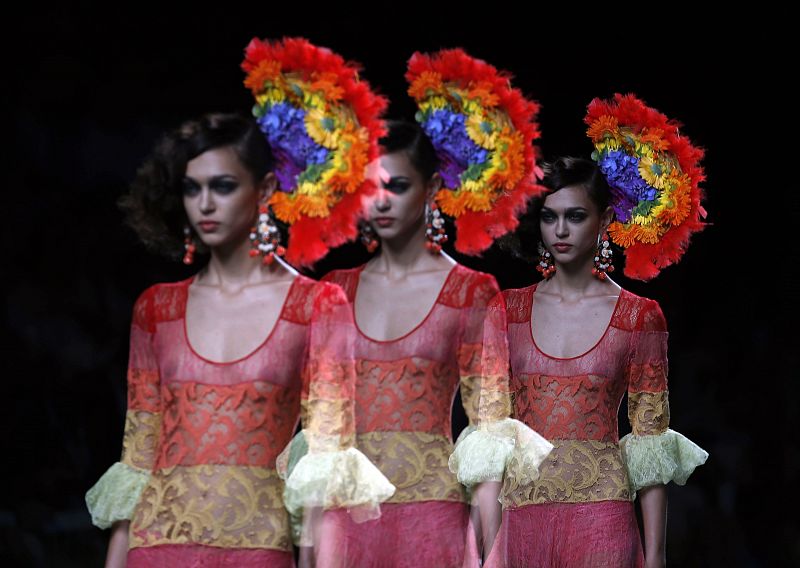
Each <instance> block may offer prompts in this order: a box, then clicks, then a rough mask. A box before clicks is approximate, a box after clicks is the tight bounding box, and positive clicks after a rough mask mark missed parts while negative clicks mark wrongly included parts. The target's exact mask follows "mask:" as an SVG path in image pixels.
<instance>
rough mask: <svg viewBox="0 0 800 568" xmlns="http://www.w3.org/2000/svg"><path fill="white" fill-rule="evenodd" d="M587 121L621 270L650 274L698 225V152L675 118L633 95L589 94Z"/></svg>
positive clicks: (673, 256) (641, 276)
mask: <svg viewBox="0 0 800 568" xmlns="http://www.w3.org/2000/svg"><path fill="white" fill-rule="evenodd" d="M584 122H585V123H586V124H587V125H588V126H589V129H588V130H587V134H588V136H589V138H591V139H592V142H593V143H594V147H595V150H594V152H592V159H594V160H595V161H596V162H597V164H598V165H599V166H600V169H601V170H602V172H603V174H604V175H605V177H606V180H607V181H608V184H609V186H610V188H611V207H612V208H613V209H614V221H613V222H612V223H611V225H610V226H609V228H608V233H609V236H610V237H611V240H612V241H614V242H615V243H616V244H617V245H619V246H620V247H622V248H623V249H625V271H624V272H625V275H626V276H628V277H630V278H636V279H638V280H649V279H651V278H654V277H655V276H657V275H658V273H659V272H660V270H661V269H662V268H665V267H667V266H669V265H670V264H674V263H676V262H678V260H680V258H681V256H682V255H683V253H684V252H685V251H686V247H687V246H688V244H689V237H690V236H691V235H692V233H695V232H697V231H700V230H702V229H703V227H704V226H705V224H704V223H703V222H702V221H701V218H705V216H706V211H705V209H703V207H702V206H701V205H700V200H701V198H702V196H703V195H702V190H701V189H700V185H699V184H700V182H702V181H703V180H704V179H705V174H704V172H703V168H702V167H701V166H700V160H701V159H702V158H703V150H701V149H700V148H697V147H695V146H693V145H692V144H691V142H690V141H689V139H688V138H686V137H685V136H681V135H680V133H679V132H678V127H679V126H680V125H679V124H678V123H677V122H675V121H672V120H669V119H668V118H667V117H666V116H664V115H663V114H661V113H660V112H658V111H657V110H655V109H652V108H650V107H648V106H646V105H645V104H644V103H643V102H642V101H641V100H639V99H637V98H636V97H635V96H634V95H620V94H615V95H614V99H613V101H604V100H600V99H594V100H593V101H592V102H591V103H590V104H589V107H588V113H587V115H586V117H585V118H584Z"/></svg>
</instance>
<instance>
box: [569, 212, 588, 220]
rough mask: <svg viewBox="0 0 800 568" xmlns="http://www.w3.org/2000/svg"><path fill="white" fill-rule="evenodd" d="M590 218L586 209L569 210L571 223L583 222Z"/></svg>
mask: <svg viewBox="0 0 800 568" xmlns="http://www.w3.org/2000/svg"><path fill="white" fill-rule="evenodd" d="M588 216H589V213H588V212H587V211H586V210H585V209H569V210H567V218H568V219H569V220H570V221H583V220H584V219H586V218H587V217H588Z"/></svg>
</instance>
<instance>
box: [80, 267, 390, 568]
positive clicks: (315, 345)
mask: <svg viewBox="0 0 800 568" xmlns="http://www.w3.org/2000/svg"><path fill="white" fill-rule="evenodd" d="M191 282H192V279H189V280H185V281H182V282H178V283H172V284H158V285H155V286H153V287H151V288H149V289H148V290H146V291H145V292H144V293H143V294H142V295H141V296H140V298H139V299H138V301H137V302H136V305H135V307H134V313H133V323H132V327H131V342H130V358H129V368H128V410H127V413H126V424H125V434H124V440H123V451H122V458H121V460H120V462H118V463H116V464H114V465H113V466H112V467H111V468H110V469H109V470H108V472H106V474H105V475H104V476H103V477H102V478H101V479H100V480H99V481H98V483H97V484H96V485H95V486H94V487H93V488H92V489H91V490H90V491H89V492H88V493H87V504H88V506H89V509H90V512H91V514H92V518H93V521H94V523H95V524H96V525H98V526H100V527H101V528H107V527H109V526H111V524H112V523H114V522H116V521H119V520H126V519H129V520H130V532H129V546H130V549H129V553H128V566H130V567H136V566H148V567H162V566H163V567H165V568H166V567H169V568H175V567H176V566H231V567H233V566H236V567H244V568H246V567H250V566H276V567H281V566H294V560H293V555H292V552H291V550H292V542H291V534H290V523H289V516H288V514H287V511H286V508H285V506H284V494H286V498H287V500H289V501H291V500H294V501H302V500H303V496H302V495H300V493H302V491H303V488H308V487H310V486H311V487H315V488H316V490H317V491H316V496H317V498H318V500H321V501H322V502H323V504H325V505H327V506H330V507H335V506H350V505H367V506H369V505H370V504H374V503H373V501H374V502H377V501H380V500H381V499H383V498H385V497H387V496H388V494H391V491H392V488H391V486H390V485H389V484H388V482H387V481H386V480H385V479H384V478H382V476H380V474H379V473H378V472H377V470H375V471H371V470H370V468H372V470H374V466H371V464H369V463H368V462H367V460H366V458H364V457H363V456H361V455H359V454H358V453H357V452H356V450H354V449H353V448H352V447H351V446H352V441H353V433H352V431H353V427H354V424H353V414H352V387H353V379H354V374H353V370H352V369H353V368H352V337H353V330H352V320H351V319H350V314H349V310H348V309H347V308H348V305H347V303H346V300H345V298H344V297H343V294H342V291H341V290H340V289H339V288H337V287H336V286H332V285H330V284H321V283H317V282H314V281H313V280H310V279H308V278H305V277H302V276H298V277H297V278H296V279H295V280H294V281H293V283H292V284H291V287H290V289H289V291H288V294H287V296H286V299H285V302H284V304H283V307H282V309H281V312H280V315H279V317H278V320H277V322H276V323H275V325H274V327H273V328H272V330H271V331H270V332H269V335H268V336H267V338H266V339H265V340H264V342H263V343H262V344H261V345H259V346H258V347H257V348H256V349H255V350H253V351H252V352H251V353H250V354H248V355H246V356H244V357H241V358H240V359H237V360H235V361H230V362H224V363H221V362H215V361H211V360H208V359H206V358H204V357H202V356H201V355H199V354H198V353H197V352H196V351H194V349H193V348H192V346H191V344H190V343H189V341H188V338H187V332H186V303H187V298H188V293H189V285H190V284H191ZM265 331H267V330H265ZM301 407H302V409H303V410H302V414H303V424H304V427H305V428H306V431H307V438H308V439H309V447H310V451H309V455H308V456H306V457H305V460H306V463H302V462H301V463H298V465H297V467H296V468H295V475H294V477H293V478H290V479H289V480H288V481H287V484H286V486H285V485H284V481H283V480H282V479H281V477H280V476H279V474H278V472H277V471H276V458H277V456H278V455H279V453H280V452H281V450H283V449H284V447H285V446H286V445H287V444H288V443H289V441H290V440H291V437H292V434H293V433H294V430H295V428H296V426H297V423H298V418H299V417H300V415H301ZM320 460H322V461H323V462H326V464H327V469H326V468H325V467H321V464H320ZM332 467H335V468H338V469H345V470H347V471H349V472H350V473H351V474H352V475H350V476H349V477H348V478H347V479H344V480H343V481H342V482H343V483H350V484H351V486H350V487H346V488H345V487H342V486H338V487H337V486H335V483H333V482H328V481H327V480H326V477H330V471H331V468H332ZM376 474H377V476H376ZM292 482H295V483H292ZM292 486H297V487H300V488H301V489H299V490H293V489H292ZM353 487H357V488H358V490H354V489H353ZM359 499H360V501H359Z"/></svg>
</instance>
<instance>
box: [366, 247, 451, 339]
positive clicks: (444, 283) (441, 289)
mask: <svg viewBox="0 0 800 568" xmlns="http://www.w3.org/2000/svg"><path fill="white" fill-rule="evenodd" d="M365 267H366V265H365V264H364V265H361V266H360V267H359V268H358V269H357V270H356V285H355V288H354V290H353V308H352V311H353V325H354V327H355V328H356V331H357V332H358V333H359V335H361V336H362V337H364V339H367V340H368V341H371V342H372V343H395V342H396V341H401V340H403V339H405V338H407V337H409V336H410V335H411V334H413V333H414V332H415V331H417V330H418V329H420V328H421V327H422V326H423V325H425V323H426V322H427V321H428V319H430V317H431V314H433V310H434V309H435V308H436V305H437V304H439V301H440V300H441V299H442V295H443V294H444V291H445V289H446V288H447V285H448V284H449V283H450V279H451V278H452V277H453V274H454V273H455V271H456V268H457V267H458V263H455V264H453V266H452V267H451V268H450V271H449V272H448V273H447V277H446V278H445V279H444V282H443V283H442V287H441V288H440V289H439V293H438V294H437V295H436V299H435V300H434V301H433V304H432V305H431V307H430V309H429V310H428V313H426V314H425V317H424V318H422V321H420V322H419V323H418V324H417V325H415V326H414V327H413V328H412V329H411V330H410V331H408V332H406V333H404V334H403V335H401V336H399V337H395V338H393V339H375V338H374V337H370V336H369V335H367V334H366V333H364V331H363V330H362V329H361V327H360V326H359V325H358V319H357V318H356V298H357V297H358V288H359V286H360V284H361V273H362V272H363V271H364V268H365Z"/></svg>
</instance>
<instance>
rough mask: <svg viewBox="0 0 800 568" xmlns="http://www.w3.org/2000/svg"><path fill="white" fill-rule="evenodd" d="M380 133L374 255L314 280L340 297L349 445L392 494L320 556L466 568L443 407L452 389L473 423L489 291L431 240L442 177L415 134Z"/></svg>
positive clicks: (415, 129)
mask: <svg viewBox="0 0 800 568" xmlns="http://www.w3.org/2000/svg"><path fill="white" fill-rule="evenodd" d="M388 127H389V134H388V135H387V136H386V137H385V138H383V139H382V140H381V144H382V146H383V149H384V154H383V156H381V158H380V167H379V173H378V177H379V182H378V183H379V189H378V192H377V195H375V196H374V198H373V199H371V200H370V201H369V204H368V205H367V206H366V217H367V223H368V224H367V225H366V226H365V227H364V228H363V231H364V233H365V239H366V240H367V242H368V243H369V244H368V247H369V246H374V245H378V244H379V247H378V252H377V254H376V256H374V257H373V258H372V259H371V260H370V261H369V262H368V263H367V264H365V265H363V266H361V267H359V268H355V269H351V270H336V271H334V272H331V273H329V274H328V275H327V276H326V277H325V278H324V280H325V281H328V282H334V283H336V284H338V285H340V286H341V287H342V288H343V289H344V290H345V293H346V294H347V296H348V301H349V302H350V303H351V304H352V307H353V312H354V317H355V322H356V329H357V337H356V343H355V358H356V372H357V382H356V431H357V442H356V445H357V447H358V448H359V449H360V450H361V451H363V452H364V453H365V454H366V455H367V456H368V457H369V458H370V459H371V460H372V461H373V463H375V464H376V465H377V466H378V468H379V469H380V470H381V471H382V472H383V473H384V475H386V476H387V477H388V478H389V480H390V481H391V482H392V483H393V484H394V485H395V486H396V487H397V491H396V492H395V494H394V496H393V497H392V498H391V499H390V500H389V502H388V503H386V504H384V505H382V507H381V509H382V514H381V517H380V519H378V520H376V521H372V522H369V523H365V524H363V525H361V526H355V525H352V522H351V521H349V520H348V519H344V518H342V519H336V521H337V523H340V525H339V527H338V528H339V531H340V533H341V534H342V535H343V539H342V541H341V542H340V543H337V545H338V546H337V549H336V552H333V551H331V552H328V553H327V554H334V555H336V556H340V555H343V556H344V558H345V561H344V564H343V565H344V566H363V567H370V566H375V567H377V566H439V567H442V568H447V567H460V566H462V563H463V562H464V561H465V554H467V555H471V558H472V562H473V564H474V563H475V562H476V558H475V553H474V550H470V548H468V547H467V540H468V530H467V527H468V522H469V508H468V506H467V502H466V495H465V493H464V490H463V487H462V486H461V485H460V484H459V482H458V480H457V478H456V476H455V475H454V474H452V473H451V472H450V471H449V469H448V464H447V462H448V457H449V455H450V453H451V451H452V433H451V425H450V421H451V414H452V405H453V400H454V396H455V394H456V390H457V389H458V388H459V384H460V386H461V395H462V401H463V403H464V406H465V410H466V411H467V413H468V414H469V415H470V416H472V415H473V403H474V402H475V401H473V399H472V396H471V392H470V386H471V385H469V384H468V382H467V379H468V377H469V376H471V375H474V374H477V373H476V372H475V371H474V370H472V369H470V368H469V365H470V361H469V360H468V359H469V355H468V353H469V351H470V349H472V348H473V347H475V346H476V345H478V344H479V343H480V341H481V327H480V326H481V320H482V317H483V313H482V312H483V309H484V308H485V305H486V303H487V302H488V301H489V299H490V298H492V297H493V296H494V295H495V294H496V293H497V292H498V288H497V284H496V283H495V281H494V278H492V276H490V275H488V274H483V273H480V272H475V271H474V270H470V269H468V268H466V267H464V266H461V265H460V264H457V263H456V262H455V261H454V260H453V259H451V258H450V257H448V256H447V255H445V254H444V253H442V252H441V249H440V247H439V242H440V241H441V239H438V240H434V239H435V237H438V236H439V235H440V233H439V232H438V229H439V228H440V227H439V224H440V221H439V220H440V219H441V218H440V217H436V216H434V214H433V213H432V212H431V207H432V206H433V207H435V205H432V204H433V198H434V196H435V195H436V192H437V191H438V190H439V188H440V186H441V178H440V176H439V174H438V173H436V170H437V159H436V153H435V151H434V149H433V147H432V146H431V143H430V141H429V140H428V138H427V137H426V136H425V133H424V132H423V131H422V129H421V128H420V127H419V126H417V125H416V124H412V123H406V122H390V123H389V124H388ZM428 225H430V228H429V227H428ZM389 298H390V299H391V301H387V299H389ZM328 522H331V521H330V520H329V521H328Z"/></svg>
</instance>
